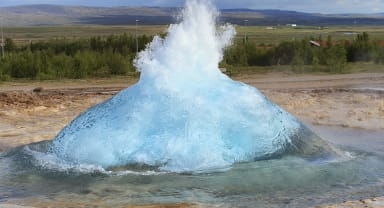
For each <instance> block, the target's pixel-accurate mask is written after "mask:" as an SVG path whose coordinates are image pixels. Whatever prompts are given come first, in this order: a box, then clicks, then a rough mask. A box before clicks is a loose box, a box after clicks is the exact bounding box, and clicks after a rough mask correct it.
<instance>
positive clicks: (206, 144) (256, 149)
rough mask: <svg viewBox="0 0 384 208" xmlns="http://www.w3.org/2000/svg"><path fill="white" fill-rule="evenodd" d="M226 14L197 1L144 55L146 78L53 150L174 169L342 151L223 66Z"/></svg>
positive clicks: (81, 159) (229, 31)
mask: <svg viewBox="0 0 384 208" xmlns="http://www.w3.org/2000/svg"><path fill="white" fill-rule="evenodd" d="M218 14H219V13H218V11H217V10H216V9H215V8H214V7H213V6H212V4H211V3H209V2H208V3H207V2H206V1H199V0H190V1H187V3H186V6H185V8H184V10H183V11H182V21H181V22H180V23H178V24H173V25H171V26H170V27H169V29H168V35H167V36H166V37H165V38H164V39H162V38H160V37H155V38H154V40H153V41H152V43H150V44H149V45H148V46H147V48H146V49H145V50H144V51H142V52H140V54H139V55H138V57H137V58H136V60H135V65H136V67H137V68H138V70H140V71H141V76H140V80H139V82H138V83H136V84H134V85H133V86H131V87H129V88H127V89H125V90H123V91H121V92H119V93H118V94H116V95H115V96H113V97H111V98H110V99H108V100H107V101H105V102H103V103H101V104H98V105H96V106H94V107H92V108H90V109H88V110H87V111H85V112H83V113H82V114H81V115H79V116H78V117H77V118H75V119H74V120H73V121H72V122H71V123H70V124H68V125H67V126H66V127H65V128H63V129H62V131H61V132H60V133H59V134H58V135H57V136H56V137H55V138H54V140H53V141H52V143H51V144H49V147H48V150H47V151H48V152H47V154H49V155H51V156H52V157H54V158H55V160H62V161H64V162H66V163H69V164H84V165H95V166H100V167H102V168H104V169H114V168H116V167H128V168H131V167H147V168H149V169H151V168H156V169H158V170H162V171H171V172H189V171H192V172H194V171H208V170H212V169H216V168H226V167H229V166H231V165H232V164H233V163H239V162H247V161H254V160H261V159H269V158H274V157H278V156H283V155H286V154H294V155H299V156H301V157H305V158H325V157H332V156H335V155H336V151H335V150H334V149H333V148H332V147H331V146H330V145H328V144H327V143H326V142H324V141H323V140H322V139H321V138H319V137H318V136H316V135H315V134H314V133H312V132H311V131H310V130H309V129H308V128H307V127H306V126H305V125H303V124H302V123H301V122H300V121H299V120H297V119H296V118H295V117H293V116H292V115H290V114H289V113H288V112H286V111H285V110H283V109H281V108H280V107H279V106H277V105H276V104H274V103H272V102H271V101H270V100H268V99H267V98H266V97H265V96H264V95H263V94H262V93H261V92H259V91H258V90H257V89H256V88H254V87H252V86H249V85H246V84H244V83H241V82H237V81H234V80H232V79H230V78H229V77H227V76H226V75H224V74H223V73H221V72H220V70H219V68H218V65H219V62H220V61H221V59H222V57H223V49H224V48H225V47H227V46H229V45H230V43H231V40H232V38H233V37H234V35H235V29H234V27H233V26H231V25H225V26H221V27H217V26H216V19H217V17H218ZM145 169H146V168H145Z"/></svg>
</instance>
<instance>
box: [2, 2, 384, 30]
mask: <svg viewBox="0 0 384 208" xmlns="http://www.w3.org/2000/svg"><path fill="white" fill-rule="evenodd" d="M180 10H181V8H179V7H128V6H119V7H92V6H76V5H74V6H61V5H52V4H38V5H22V6H10V7H0V11H1V13H2V14H3V15H1V16H2V17H3V23H4V24H5V25H6V26H18V25H60V24H111V25H117V24H135V22H136V20H140V24H148V25H150V24H154V25H156V24H170V23H174V22H176V21H177V18H176V15H177V14H178V12H179V11H180ZM220 12H221V15H220V18H219V20H220V21H221V22H230V23H233V24H245V21H244V20H247V21H246V24H247V25H278V24H280V25H281V24H293V23H295V24H300V25H318V26H322V25H335V24H384V13H376V14H321V13H306V12H299V11H289V10H278V9H263V10H255V9H247V8H234V9H222V10H220Z"/></svg>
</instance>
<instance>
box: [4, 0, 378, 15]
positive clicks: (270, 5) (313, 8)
mask: <svg viewBox="0 0 384 208" xmlns="http://www.w3.org/2000/svg"><path fill="white" fill-rule="evenodd" d="M184 1H185V0H0V7H4V6H16V5H29V4H58V5H82V6H107V7H111V6H160V7H163V6H176V7H181V6H183V5H184ZM214 2H215V4H216V6H217V7H218V8H220V9H228V8H249V9H280V10H292V11H300V12H311V13H323V14H335V13H384V0H214Z"/></svg>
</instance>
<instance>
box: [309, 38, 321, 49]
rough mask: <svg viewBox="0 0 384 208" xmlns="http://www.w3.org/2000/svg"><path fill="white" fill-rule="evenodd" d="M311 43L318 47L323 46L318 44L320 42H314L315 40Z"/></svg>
mask: <svg viewBox="0 0 384 208" xmlns="http://www.w3.org/2000/svg"><path fill="white" fill-rule="evenodd" d="M309 43H310V44H311V45H314V46H317V47H320V46H321V44H320V43H318V42H316V41H314V40H310V41H309Z"/></svg>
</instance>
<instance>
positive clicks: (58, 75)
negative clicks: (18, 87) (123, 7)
mask: <svg viewBox="0 0 384 208" xmlns="http://www.w3.org/2000/svg"><path fill="white" fill-rule="evenodd" d="M152 38H153V37H151V36H146V35H141V36H138V38H137V42H136V37H135V36H132V35H127V34H123V35H110V36H108V37H92V38H89V39H76V40H73V39H54V40H49V41H38V42H31V43H30V44H27V45H23V46H17V45H15V44H14V41H13V40H12V39H10V38H6V39H5V51H6V54H5V57H4V58H2V59H1V60H0V63H1V65H0V78H2V79H3V80H4V79H11V78H30V79H63V78H71V79H79V78H87V77H106V76H111V75H126V74H128V73H134V72H135V69H134V67H133V64H132V61H133V59H134V57H135V56H136V51H137V50H143V49H144V48H145V45H146V44H147V43H148V42H150V41H151V40H152Z"/></svg>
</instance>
